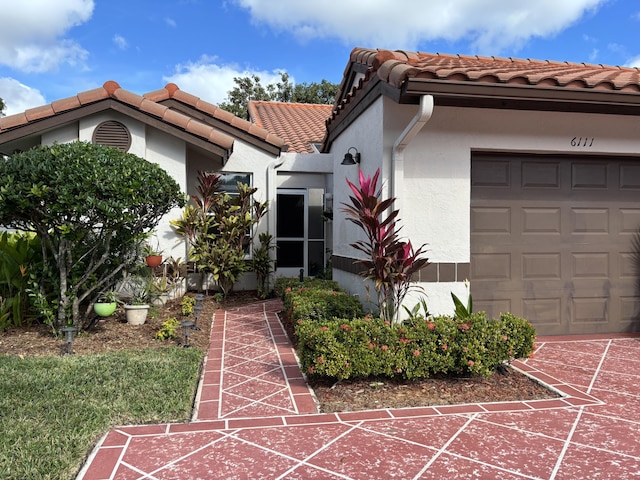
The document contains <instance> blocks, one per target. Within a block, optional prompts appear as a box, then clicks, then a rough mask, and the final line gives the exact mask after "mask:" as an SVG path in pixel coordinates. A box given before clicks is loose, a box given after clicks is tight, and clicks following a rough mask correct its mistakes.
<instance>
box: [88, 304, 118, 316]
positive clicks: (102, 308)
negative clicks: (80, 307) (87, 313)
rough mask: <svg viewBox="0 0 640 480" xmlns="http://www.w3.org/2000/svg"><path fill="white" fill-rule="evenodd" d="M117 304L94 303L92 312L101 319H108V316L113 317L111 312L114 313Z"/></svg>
mask: <svg viewBox="0 0 640 480" xmlns="http://www.w3.org/2000/svg"><path fill="white" fill-rule="evenodd" d="M117 306H118V304H117V303H116V302H110V303H99V302H98V303H94V304H93V310H94V311H95V312H96V313H97V314H98V315H99V316H101V317H108V316H109V315H113V312H115V311H116V307H117Z"/></svg>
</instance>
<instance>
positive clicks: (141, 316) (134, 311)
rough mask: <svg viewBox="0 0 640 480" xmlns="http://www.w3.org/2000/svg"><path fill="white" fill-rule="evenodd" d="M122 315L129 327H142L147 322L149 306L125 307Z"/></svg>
mask: <svg viewBox="0 0 640 480" xmlns="http://www.w3.org/2000/svg"><path fill="white" fill-rule="evenodd" d="M124 313H125V316H126V318H127V323H128V324H129V325H143V324H144V322H145V321H146V320H147V314H148V313H149V305H125V306H124Z"/></svg>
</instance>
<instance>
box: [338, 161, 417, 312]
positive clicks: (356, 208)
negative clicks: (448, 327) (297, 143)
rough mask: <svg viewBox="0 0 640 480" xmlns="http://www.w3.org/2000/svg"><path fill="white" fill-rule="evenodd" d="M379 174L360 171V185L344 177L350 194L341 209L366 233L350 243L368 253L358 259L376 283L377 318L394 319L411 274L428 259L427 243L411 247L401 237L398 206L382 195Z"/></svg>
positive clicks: (377, 171) (378, 172) (368, 277)
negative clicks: (365, 174) (371, 175)
mask: <svg viewBox="0 0 640 480" xmlns="http://www.w3.org/2000/svg"><path fill="white" fill-rule="evenodd" d="M379 177H380V169H378V170H376V173H375V174H374V176H373V178H371V177H369V176H367V177H366V178H365V176H364V174H363V173H362V171H360V181H359V183H360V185H359V186H356V185H354V184H353V183H351V182H350V181H349V179H347V185H349V188H350V189H351V191H352V192H353V195H350V196H349V199H350V200H351V205H348V204H346V203H344V204H343V205H344V206H345V208H343V209H342V210H343V212H345V213H346V214H347V220H349V221H350V222H353V223H354V224H356V225H357V226H358V227H360V228H361V229H362V231H363V232H364V233H365V234H366V237H367V239H366V240H358V241H357V242H355V243H352V244H351V246H352V247H354V248H356V249H358V250H360V251H361V252H362V253H364V254H365V255H366V256H367V258H366V259H363V260H358V262H359V263H361V264H362V265H363V266H364V267H365V268H366V271H364V272H362V275H363V276H364V277H365V278H367V279H369V280H372V281H373V282H374V284H375V289H376V293H377V295H378V308H379V309H380V318H382V319H383V320H387V321H389V322H392V323H393V322H397V321H398V314H399V311H400V306H401V305H402V301H403V300H404V297H405V296H406V295H407V293H408V292H409V290H410V289H411V287H412V284H411V278H412V276H413V274H414V273H415V272H417V271H418V270H420V269H421V268H423V267H424V266H426V265H428V264H429V260H428V259H427V258H426V257H423V254H424V249H425V248H426V244H425V245H422V246H421V247H420V248H418V249H417V250H414V248H413V246H412V245H411V242H410V241H406V242H405V241H402V240H400V238H399V236H398V231H399V230H400V229H399V228H397V225H396V223H397V217H398V210H393V209H392V206H393V203H394V201H395V199H394V198H388V199H386V200H382V199H381V196H382V188H381V187H380V188H378V178H379ZM389 210H390V211H389ZM385 212H388V213H385Z"/></svg>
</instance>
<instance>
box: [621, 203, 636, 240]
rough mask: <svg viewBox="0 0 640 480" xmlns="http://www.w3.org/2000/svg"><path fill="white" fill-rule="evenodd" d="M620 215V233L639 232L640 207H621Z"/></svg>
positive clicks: (632, 233) (633, 233)
mask: <svg viewBox="0 0 640 480" xmlns="http://www.w3.org/2000/svg"><path fill="white" fill-rule="evenodd" d="M618 213H619V217H620V227H619V228H620V233H623V234H631V235H635V234H637V233H638V226H640V208H621V209H620V210H619V211H618Z"/></svg>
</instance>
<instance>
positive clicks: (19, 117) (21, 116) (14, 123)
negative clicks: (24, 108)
mask: <svg viewBox="0 0 640 480" xmlns="http://www.w3.org/2000/svg"><path fill="white" fill-rule="evenodd" d="M26 123H29V120H28V119H27V115H26V112H23V113H16V114H14V115H9V116H7V117H2V118H0V132H2V131H3V130H9V129H10V128H14V127H19V126H20V125H24V124H26Z"/></svg>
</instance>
